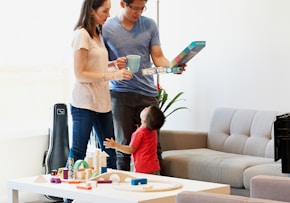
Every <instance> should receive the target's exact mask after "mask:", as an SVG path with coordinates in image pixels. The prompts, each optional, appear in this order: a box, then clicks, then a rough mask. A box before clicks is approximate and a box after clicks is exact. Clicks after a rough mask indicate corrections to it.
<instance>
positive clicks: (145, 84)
mask: <svg viewBox="0 0 290 203" xmlns="http://www.w3.org/2000/svg"><path fill="white" fill-rule="evenodd" d="M103 38H104V41H105V44H106V46H107V48H108V52H109V60H111V61H112V60H116V59H117V58H118V57H124V56H127V55H130V54H136V55H140V56H141V63H140V68H139V71H138V72H137V73H134V77H133V79H131V80H123V81H113V80H112V81H110V89H111V90H113V91H117V92H134V93H138V94H142V95H145V96H150V97H155V96H157V88H156V85H155V83H154V78H153V76H152V75H149V76H148V75H147V76H143V75H142V71H141V69H142V68H149V67H152V62H151V57H150V47H152V46H156V45H157V46H160V40H159V32H158V28H157V26H156V23H155V22H154V21H153V20H152V19H150V18H148V17H145V16H140V17H139V19H138V21H137V22H136V23H135V25H134V27H133V28H132V29H131V30H127V29H125V28H124V27H123V26H122V24H121V22H120V21H119V19H118V17H117V16H116V17H113V18H111V19H109V20H108V21H107V22H106V23H105V24H104V25H103Z"/></svg>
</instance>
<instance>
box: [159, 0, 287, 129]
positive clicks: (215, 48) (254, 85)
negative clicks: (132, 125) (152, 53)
mask: <svg viewBox="0 0 290 203" xmlns="http://www.w3.org/2000/svg"><path fill="white" fill-rule="evenodd" d="M289 8H290V1H288V0H218V1H217V0H190V1H186V0H183V1H178V2H177V1H174V0H160V33H161V42H162V47H163V51H164V52H165V54H166V55H167V57H168V58H169V59H172V58H173V57H174V56H175V55H176V54H178V52H180V51H181V50H182V49H183V48H184V47H185V46H187V45H188V44H189V43H190V42H191V41H194V40H206V43H207V45H206V47H205V48H204V49H203V50H202V51H201V52H200V53H199V54H198V55H196V57H195V58H193V59H192V61H190V62H189V63H188V66H187V70H186V72H185V73H183V74H182V75H169V74H167V75H165V74H164V75H161V77H160V81H161V85H162V86H163V87H164V88H165V89H166V90H167V91H168V92H169V94H170V95H175V94H176V93H177V92H179V91H183V92H184V96H183V98H185V99H186V101H185V102H181V103H180V105H186V106H188V107H189V108H190V111H187V110H182V111H179V112H177V113H175V114H174V115H172V116H170V117H169V118H168V119H167V122H166V124H165V126H164V129H180V130H207V128H208V125H209V121H210V118H211V116H212V113H213V111H214V109H215V108H216V107H220V106H225V107H237V108H251V109H266V110H268V109H269V110H279V111H283V112H284V111H287V112H288V111H289V110H290V105H289V104H290V95H289V94H288V91H289V87H290V84H289V77H288V76H289V75H290V52H289V49H290V39H289V36H290V27H289V25H290V12H289V11H288V10H289ZM173 81H174V82H173Z"/></svg>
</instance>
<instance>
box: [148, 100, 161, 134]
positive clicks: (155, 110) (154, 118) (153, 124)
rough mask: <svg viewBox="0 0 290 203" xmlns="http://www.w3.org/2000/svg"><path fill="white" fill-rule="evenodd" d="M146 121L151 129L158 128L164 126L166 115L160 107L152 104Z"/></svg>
mask: <svg viewBox="0 0 290 203" xmlns="http://www.w3.org/2000/svg"><path fill="white" fill-rule="evenodd" d="M146 122H147V128H149V129H151V130H158V129H160V128H161V127H162V126H163V124H164V122H165V116H164V114H163V112H162V111H161V110H160V108H159V107H157V106H153V105H152V106H150V107H149V109H148V113H147V118H146Z"/></svg>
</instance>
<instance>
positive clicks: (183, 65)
mask: <svg viewBox="0 0 290 203" xmlns="http://www.w3.org/2000/svg"><path fill="white" fill-rule="evenodd" d="M186 66H187V65H186V64H185V63H184V64H182V65H181V67H182V68H180V69H179V70H180V72H178V73H175V74H179V75H180V74H182V73H183V71H185V70H186V69H185V67H186Z"/></svg>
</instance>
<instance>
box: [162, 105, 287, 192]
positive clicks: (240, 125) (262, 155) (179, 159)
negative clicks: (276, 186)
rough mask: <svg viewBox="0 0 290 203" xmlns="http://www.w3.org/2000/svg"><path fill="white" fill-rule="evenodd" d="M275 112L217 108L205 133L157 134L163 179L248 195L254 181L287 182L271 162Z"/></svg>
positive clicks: (174, 132) (275, 163) (272, 160)
mask: <svg viewBox="0 0 290 203" xmlns="http://www.w3.org/2000/svg"><path fill="white" fill-rule="evenodd" d="M279 114H281V112H278V111H258V110H250V109H234V108H217V109H216V110H215V112H214V113H213V116H212V120H211V122H210V126H209V130H208V132H186V131H172V130H161V133H160V143H161V147H162V150H163V153H162V157H163V170H164V171H163V174H164V175H167V176H173V177H180V178H186V179H193V180H201V181H209V182H216V183H224V184H229V185H230V186H231V187H232V189H243V190H244V189H246V190H247V191H249V189H250V179H251V178H252V177H254V176H256V175H260V174H262V175H273V176H287V174H283V173H282V172H281V163H280V161H279V162H275V161H274V158H273V157H274V137H273V136H274V135H273V134H274V132H273V126H274V121H275V119H276V116H277V115H279Z"/></svg>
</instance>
